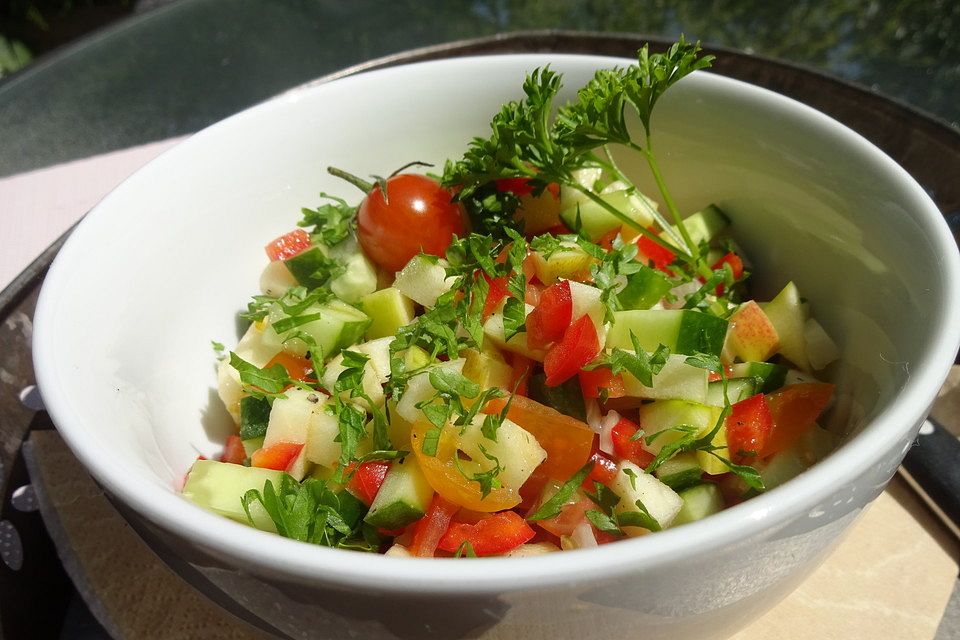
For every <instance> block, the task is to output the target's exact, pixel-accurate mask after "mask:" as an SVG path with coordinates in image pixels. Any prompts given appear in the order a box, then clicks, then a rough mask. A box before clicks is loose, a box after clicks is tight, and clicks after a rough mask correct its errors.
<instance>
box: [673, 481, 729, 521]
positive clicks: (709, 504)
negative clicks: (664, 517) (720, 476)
mask: <svg viewBox="0 0 960 640" xmlns="http://www.w3.org/2000/svg"><path fill="white" fill-rule="evenodd" d="M680 499H681V500H683V507H681V509H680V512H679V513H678V514H677V517H676V518H674V520H673V526H677V525H680V524H687V523H688V522H695V521H697V520H702V519H703V518H706V517H707V516H709V515H713V514H714V513H719V512H720V511H723V495H721V493H720V487H718V486H717V485H715V484H713V483H712V482H704V483H703V484H698V485H697V486H695V487H690V488H689V489H685V490H683V491H681V492H680Z"/></svg>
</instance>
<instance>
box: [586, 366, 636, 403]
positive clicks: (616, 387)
mask: <svg viewBox="0 0 960 640" xmlns="http://www.w3.org/2000/svg"><path fill="white" fill-rule="evenodd" d="M577 375H578V376H580V391H581V393H583V397H584V398H599V397H600V396H601V393H602V390H606V394H607V398H622V397H623V396H625V395H627V391H626V389H625V388H624V386H623V376H622V375H620V374H618V375H613V372H612V371H610V369H608V368H606V367H598V368H596V369H593V370H592V371H581V372H580V373H578V374H577Z"/></svg>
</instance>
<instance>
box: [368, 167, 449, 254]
mask: <svg viewBox="0 0 960 640" xmlns="http://www.w3.org/2000/svg"><path fill="white" fill-rule="evenodd" d="M452 197H453V194H452V193H451V192H450V191H448V190H447V189H444V188H443V187H441V186H440V184H439V183H438V182H437V181H436V180H433V179H432V178H428V177H427V176H422V175H418V174H414V173H401V174H399V175H396V176H393V177H392V178H389V179H388V180H387V200H384V198H383V193H382V192H381V190H380V185H379V184H378V185H375V186H374V187H373V189H371V190H370V193H368V194H367V197H366V198H364V199H363V202H361V203H360V209H359V210H358V211H357V239H358V240H359V241H360V246H361V247H362V248H363V250H364V252H365V253H366V254H367V255H368V256H369V257H370V259H371V260H373V261H374V262H375V263H376V264H377V265H379V266H381V267H383V268H384V269H387V270H389V271H399V270H400V269H402V268H403V267H404V266H405V265H406V264H407V262H409V261H410V258H412V257H414V256H415V255H417V254H419V253H421V252H423V253H428V254H431V255H435V256H442V255H443V254H444V253H445V252H446V250H447V247H448V246H450V241H451V240H452V239H453V236H454V235H458V236H462V235H463V231H464V222H463V213H462V212H461V210H460V206H459V205H458V204H456V203H454V202H451V198H452Z"/></svg>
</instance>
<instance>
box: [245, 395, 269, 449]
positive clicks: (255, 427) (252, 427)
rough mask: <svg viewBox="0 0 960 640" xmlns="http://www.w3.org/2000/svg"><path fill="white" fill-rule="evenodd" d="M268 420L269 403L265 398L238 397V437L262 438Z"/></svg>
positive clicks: (248, 438)
mask: <svg viewBox="0 0 960 640" xmlns="http://www.w3.org/2000/svg"><path fill="white" fill-rule="evenodd" d="M269 422H270V403H269V402H268V401H267V400H266V399H265V398H254V397H253V396H244V397H243V398H241V399H240V438H241V439H243V440H250V439H251V438H263V436H264V435H265V434H266V433H267V424H268V423H269Z"/></svg>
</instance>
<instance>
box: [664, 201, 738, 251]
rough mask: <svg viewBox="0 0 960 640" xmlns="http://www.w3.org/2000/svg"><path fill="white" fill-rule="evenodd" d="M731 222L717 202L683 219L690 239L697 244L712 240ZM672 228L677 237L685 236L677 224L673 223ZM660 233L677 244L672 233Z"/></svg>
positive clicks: (668, 240) (665, 238)
mask: <svg viewBox="0 0 960 640" xmlns="http://www.w3.org/2000/svg"><path fill="white" fill-rule="evenodd" d="M729 224H730V218H728V217H727V214H725V213H724V212H723V211H722V210H721V209H720V207H718V206H717V205H715V204H711V205H710V206H708V207H707V208H706V209H701V210H700V211H697V212H696V213H692V214H690V215H689V216H687V217H686V218H684V219H683V226H684V227H685V228H686V230H687V233H688V234H690V239H691V240H693V241H694V242H695V243H697V244H700V243H701V242H710V241H711V240H713V239H714V238H715V237H716V236H717V235H718V234H719V233H720V232H721V231H723V230H724V229H726V228H727V226H728V225H729ZM671 228H672V229H673V231H674V233H675V234H676V237H678V238H681V237H683V236H681V235H680V230H679V229H678V228H677V226H676V225H673V226H672V227H671ZM660 235H661V236H662V237H663V239H664V240H666V241H667V242H669V243H671V244H675V242H674V239H673V235H672V234H669V233H661V234H660Z"/></svg>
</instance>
